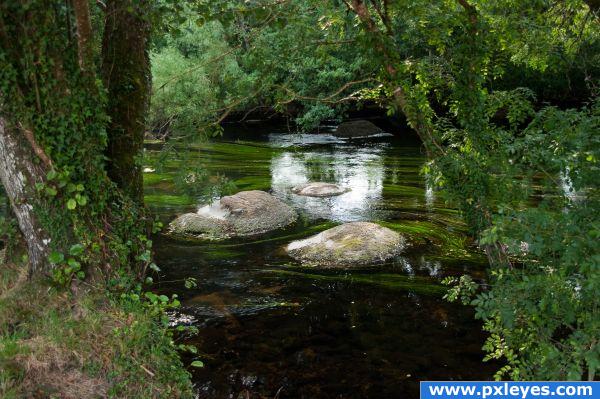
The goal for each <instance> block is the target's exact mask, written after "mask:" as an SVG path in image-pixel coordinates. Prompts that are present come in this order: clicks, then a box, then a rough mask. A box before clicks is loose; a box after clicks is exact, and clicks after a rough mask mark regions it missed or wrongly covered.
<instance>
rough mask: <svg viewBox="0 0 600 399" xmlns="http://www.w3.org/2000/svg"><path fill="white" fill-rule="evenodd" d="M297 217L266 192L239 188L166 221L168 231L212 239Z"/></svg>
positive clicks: (267, 227) (274, 227)
mask: <svg viewBox="0 0 600 399" xmlns="http://www.w3.org/2000/svg"><path fill="white" fill-rule="evenodd" d="M296 218H297V214H296V212H295V211H294V210H293V209H292V208H291V207H290V206H289V205H287V204H285V203H283V202H282V201H280V200H278V199H277V198H275V197H273V196H272V195H270V194H269V193H266V192H264V191H258V190H253V191H242V192H239V193H237V194H235V195H230V196H227V197H223V198H221V199H220V200H219V201H217V202H215V203H213V204H212V205H207V206H204V207H202V208H200V209H199V210H198V212H196V213H186V214H184V215H181V216H179V217H178V218H176V219H175V220H173V221H172V222H171V223H170V224H169V231H170V232H171V233H174V234H182V235H190V236H195V237H199V238H206V239H213V240H221V239H226V238H231V237H252V236H257V235H261V234H265V233H268V232H270V231H273V230H277V229H280V228H283V227H285V226H288V225H289V224H291V223H293V222H294V221H296Z"/></svg>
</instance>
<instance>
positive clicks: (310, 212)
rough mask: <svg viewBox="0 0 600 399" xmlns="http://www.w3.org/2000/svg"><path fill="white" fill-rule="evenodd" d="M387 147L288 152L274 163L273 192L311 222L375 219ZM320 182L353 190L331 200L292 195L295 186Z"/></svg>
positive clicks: (272, 169)
mask: <svg viewBox="0 0 600 399" xmlns="http://www.w3.org/2000/svg"><path fill="white" fill-rule="evenodd" d="M317 137H321V135H319V136H317ZM325 137H329V136H325ZM277 140H278V143H280V145H282V142H283V143H285V141H283V139H281V138H278V139H277ZM319 140H321V141H322V140H330V139H322V138H320V139H319ZM331 140H332V139H331ZM304 143H306V141H304ZM309 143H310V142H309ZM385 147H386V146H385V145H381V146H379V147H377V148H373V147H351V148H344V147H343V146H340V147H339V148H336V151H331V152H317V151H306V152H293V151H285V152H283V153H281V154H278V155H276V156H274V158H273V159H272V160H271V176H272V177H271V189H272V191H273V193H274V194H275V195H276V196H277V197H279V198H281V199H283V200H284V201H286V202H291V203H292V204H293V205H294V207H295V208H296V209H298V210H299V211H301V212H303V213H304V214H305V215H306V216H307V217H308V218H309V219H329V220H332V221H335V222H350V221H358V220H368V219H371V218H373V217H374V216H375V215H373V214H372V211H373V209H374V205H375V204H376V203H377V202H378V201H380V200H381V197H382V192H383V182H384V178H385V168H384V157H383V155H384V149H385ZM319 181H322V182H328V183H335V184H338V185H339V186H341V187H344V188H349V189H350V191H348V192H347V193H344V194H342V195H339V196H336V197H330V198H314V197H303V196H299V195H296V194H293V193H292V192H291V188H292V187H294V186H295V185H298V184H302V183H308V182H319Z"/></svg>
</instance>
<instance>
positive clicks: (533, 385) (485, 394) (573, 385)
mask: <svg viewBox="0 0 600 399" xmlns="http://www.w3.org/2000/svg"><path fill="white" fill-rule="evenodd" d="M548 397H554V398H568V399H572V398H578V399H579V398H581V399H600V382H582V381H577V382H568V381H562V382H559V381H553V382H504V381H495V382H492V381H485V382H484V381H463V382H459V381H421V399H455V398H456V399H459V398H464V399H536V398H548Z"/></svg>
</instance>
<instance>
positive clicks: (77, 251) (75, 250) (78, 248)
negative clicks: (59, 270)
mask: <svg viewBox="0 0 600 399" xmlns="http://www.w3.org/2000/svg"><path fill="white" fill-rule="evenodd" d="M83 250H84V247H83V245H81V244H75V245H73V246H72V247H71V249H69V255H72V256H79V255H81V254H82V253H83Z"/></svg>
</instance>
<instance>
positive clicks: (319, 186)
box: [292, 182, 350, 197]
mask: <svg viewBox="0 0 600 399" xmlns="http://www.w3.org/2000/svg"><path fill="white" fill-rule="evenodd" d="M348 191H350V189H348V188H343V187H340V186H338V185H337V184H333V183H322V182H314V183H304V184H300V185H298V186H295V187H293V188H292V192H293V193H294V194H296V195H303V196H306V197H334V196H336V195H341V194H344V193H346V192H348Z"/></svg>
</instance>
